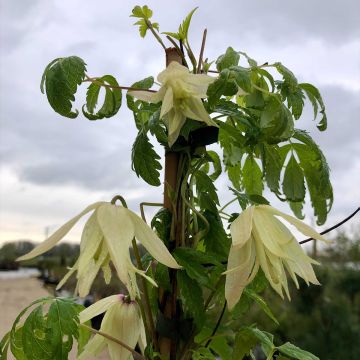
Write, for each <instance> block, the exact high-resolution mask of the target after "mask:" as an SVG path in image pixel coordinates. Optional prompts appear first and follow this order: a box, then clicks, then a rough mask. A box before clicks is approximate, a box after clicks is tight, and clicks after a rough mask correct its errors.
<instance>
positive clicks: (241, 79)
mask: <svg viewBox="0 0 360 360" xmlns="http://www.w3.org/2000/svg"><path fill="white" fill-rule="evenodd" d="M230 70H231V71H232V72H233V74H234V78H235V82H236V84H237V85H238V86H239V88H241V89H242V90H244V91H245V92H251V77H250V70H249V69H246V68H243V67H241V66H232V67H231V68H230Z"/></svg>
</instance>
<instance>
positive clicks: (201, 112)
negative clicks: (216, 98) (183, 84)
mask: <svg viewBox="0 0 360 360" xmlns="http://www.w3.org/2000/svg"><path fill="white" fill-rule="evenodd" d="M184 103H185V104H184V105H185V106H184V111H183V112H184V115H185V116H186V117H188V118H190V119H193V120H197V121H203V122H204V123H206V124H207V125H209V126H217V125H216V123H215V122H214V121H212V119H211V117H210V116H209V114H208V112H207V111H206V110H205V108H204V104H203V103H202V101H201V100H200V99H197V98H195V97H189V98H187V99H186V100H184Z"/></svg>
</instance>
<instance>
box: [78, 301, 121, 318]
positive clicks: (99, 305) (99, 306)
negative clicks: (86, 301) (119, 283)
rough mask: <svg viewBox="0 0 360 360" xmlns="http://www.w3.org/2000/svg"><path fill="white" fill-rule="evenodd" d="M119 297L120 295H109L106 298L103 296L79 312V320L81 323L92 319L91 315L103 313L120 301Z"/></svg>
mask: <svg viewBox="0 0 360 360" xmlns="http://www.w3.org/2000/svg"><path fill="white" fill-rule="evenodd" d="M120 302H121V298H120V295H119V294H117V295H111V296H108V297H106V298H103V299H101V300H99V301H97V302H96V303H95V304H92V305H90V306H89V307H88V308H86V309H85V310H83V311H82V312H81V313H80V314H79V321H80V323H81V324H83V323H84V322H86V321H88V320H90V319H92V318H93V317H95V316H97V315H100V314H102V313H104V312H105V311H106V310H108V309H109V308H110V307H111V306H112V305H114V304H117V303H120Z"/></svg>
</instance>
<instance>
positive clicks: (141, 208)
mask: <svg viewBox="0 0 360 360" xmlns="http://www.w3.org/2000/svg"><path fill="white" fill-rule="evenodd" d="M144 206H156V207H163V206H164V204H163V203H151V202H142V203H140V214H141V218H142V219H143V220H144V221H145V222H146V218H145V211H144Z"/></svg>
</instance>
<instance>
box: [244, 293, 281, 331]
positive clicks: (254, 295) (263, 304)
mask: <svg viewBox="0 0 360 360" xmlns="http://www.w3.org/2000/svg"><path fill="white" fill-rule="evenodd" d="M244 294H246V295H247V296H248V297H249V298H250V299H252V300H254V301H255V302H256V303H257V304H258V305H259V306H260V308H261V309H262V310H263V311H264V313H265V314H266V315H267V316H268V317H269V318H270V319H271V320H272V321H273V322H274V323H275V324H277V325H280V324H279V322H278V321H277V319H276V317H275V315H274V314H273V312H272V311H271V309H270V308H269V306H268V304H267V303H266V302H265V300H264V299H263V298H262V297H261V296H259V295H258V294H257V293H256V292H255V291H254V290H252V289H250V288H248V287H246V288H245V289H244Z"/></svg>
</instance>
